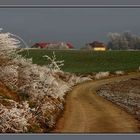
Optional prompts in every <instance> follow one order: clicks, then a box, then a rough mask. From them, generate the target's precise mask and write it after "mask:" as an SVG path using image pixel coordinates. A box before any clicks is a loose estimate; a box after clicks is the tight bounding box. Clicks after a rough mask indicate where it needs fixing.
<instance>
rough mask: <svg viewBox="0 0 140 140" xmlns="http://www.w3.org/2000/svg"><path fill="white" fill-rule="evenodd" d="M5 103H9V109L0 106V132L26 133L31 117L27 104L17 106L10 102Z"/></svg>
mask: <svg viewBox="0 0 140 140" xmlns="http://www.w3.org/2000/svg"><path fill="white" fill-rule="evenodd" d="M7 102H9V103H10V102H11V106H10V107H6V106H4V105H2V104H0V132H16V133H18V132H26V131H27V126H28V125H29V124H28V120H29V119H30V118H31V117H32V114H31V113H30V110H29V106H28V103H27V102H25V103H23V104H22V105H21V104H20V105H19V104H18V103H16V102H15V101H12V100H7ZM12 104H13V106H12Z"/></svg>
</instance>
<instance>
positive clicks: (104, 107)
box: [54, 73, 140, 133]
mask: <svg viewBox="0 0 140 140" xmlns="http://www.w3.org/2000/svg"><path fill="white" fill-rule="evenodd" d="M137 76H140V73H137V74H131V75H126V76H122V77H114V78H110V79H104V80H99V81H93V82H86V83H83V84H80V85H78V86H76V87H74V89H73V90H72V92H71V93H70V94H69V95H68V96H67V99H66V106H65V111H64V114H63V116H62V117H61V119H60V120H59V121H58V123H57V126H56V129H55V130H54V132H62V133H64V132H73V133H74V132H76V133H79V132H91V133H94V132H95V133H96V132H140V130H139V129H138V124H139V122H138V121H137V120H135V119H134V117H133V116H131V115H130V114H128V113H127V112H125V111H124V110H123V109H121V108H120V107H118V106H116V105H114V104H113V103H111V102H109V101H107V100H105V99H104V98H102V97H100V96H98V95H97V94H96V89H97V88H98V87H100V86H101V85H103V84H107V83H111V82H115V81H120V80H126V79H129V78H132V77H137Z"/></svg>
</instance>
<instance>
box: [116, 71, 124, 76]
mask: <svg viewBox="0 0 140 140" xmlns="http://www.w3.org/2000/svg"><path fill="white" fill-rule="evenodd" d="M115 74H116V75H123V74H124V71H115Z"/></svg>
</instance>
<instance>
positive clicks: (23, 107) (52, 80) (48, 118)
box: [0, 32, 91, 132]
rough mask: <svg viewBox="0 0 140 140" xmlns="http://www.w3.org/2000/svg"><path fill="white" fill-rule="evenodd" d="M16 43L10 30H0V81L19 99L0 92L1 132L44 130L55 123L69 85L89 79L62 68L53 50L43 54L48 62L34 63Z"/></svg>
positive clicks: (17, 41)
mask: <svg viewBox="0 0 140 140" xmlns="http://www.w3.org/2000/svg"><path fill="white" fill-rule="evenodd" d="M19 45H20V42H19V40H17V39H15V38H14V36H13V35H12V34H10V33H1V32H0V81H2V83H3V84H4V85H5V86H6V87H7V88H8V91H9V92H10V91H11V92H15V93H16V94H17V96H19V99H20V100H19V101H14V100H12V99H5V98H1V96H0V120H1V121H0V123H1V126H0V132H28V131H29V129H31V130H30V131H32V132H38V130H34V129H36V127H37V128H40V129H41V130H40V131H39V132H43V131H46V130H44V129H46V128H42V127H43V126H47V127H49V128H52V127H54V125H55V123H56V120H57V116H58V114H59V113H60V112H61V110H63V102H64V95H65V94H66V93H67V92H68V91H69V90H70V89H71V87H72V86H74V85H75V84H77V83H80V82H83V81H86V80H91V79H89V78H86V77H77V76H76V75H74V74H70V73H65V72H63V71H62V70H61V66H63V65H64V61H57V60H56V56H55V54H54V53H53V56H52V57H49V56H47V55H45V56H44V57H46V58H47V59H48V60H49V61H50V63H49V64H48V65H47V66H39V65H36V64H33V63H32V59H26V58H24V57H22V56H21V55H19V54H17V48H18V47H19ZM42 57H43V56H42ZM9 94H10V93H9ZM23 101H24V102H23ZM5 102H6V104H7V103H8V104H10V105H8V106H6V105H5V104H4V103H5ZM42 124H43V126H42ZM34 125H35V128H33V126H34Z"/></svg>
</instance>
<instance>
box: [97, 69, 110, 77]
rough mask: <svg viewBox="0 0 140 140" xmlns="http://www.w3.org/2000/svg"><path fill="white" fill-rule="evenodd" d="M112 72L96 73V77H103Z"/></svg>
mask: <svg viewBox="0 0 140 140" xmlns="http://www.w3.org/2000/svg"><path fill="white" fill-rule="evenodd" d="M109 74H110V72H108V71H107V72H99V73H97V74H96V75H95V79H102V78H106V77H108V76H109Z"/></svg>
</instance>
